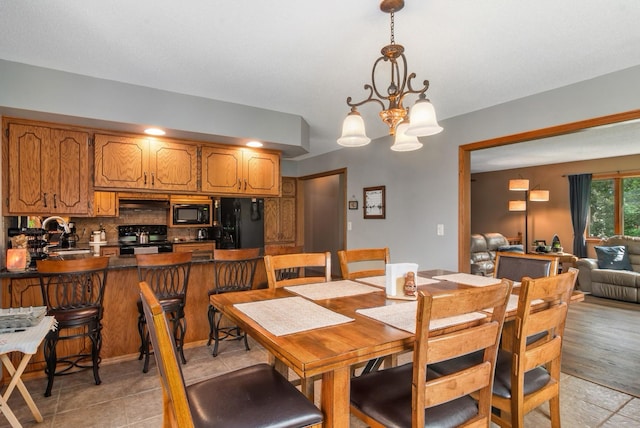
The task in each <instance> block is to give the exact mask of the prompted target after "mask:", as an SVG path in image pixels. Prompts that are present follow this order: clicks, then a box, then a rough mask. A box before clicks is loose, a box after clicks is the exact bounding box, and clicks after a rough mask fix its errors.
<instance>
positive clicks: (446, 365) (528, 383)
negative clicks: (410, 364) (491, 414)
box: [429, 335, 551, 398]
mask: <svg viewBox="0 0 640 428" xmlns="http://www.w3.org/2000/svg"><path fill="white" fill-rule="evenodd" d="M533 336H536V335H533ZM481 360H482V353H481V352H473V353H471V354H468V355H465V356H462V357H458V358H453V359H451V360H447V361H442V362H440V363H437V364H432V365H431V366H429V367H430V368H431V369H432V370H433V371H434V372H435V373H437V374H438V375H441V376H444V375H447V374H450V373H455V372H457V371H460V370H463V369H465V368H467V367H470V366H472V365H474V364H478V363H479V362H480V361H481ZM511 362H512V354H511V352H507V351H504V350H502V349H501V350H500V351H498V358H497V360H496V372H495V377H494V381H493V393H494V394H495V395H497V396H499V397H503V398H511ZM550 379H551V376H549V372H547V370H546V369H545V368H544V367H536V368H535V369H533V370H530V371H528V372H527V373H525V375H524V394H525V395H527V394H531V393H532V392H535V391H537V390H539V389H540V388H542V387H543V386H545V385H546V384H547V383H549V380H550Z"/></svg>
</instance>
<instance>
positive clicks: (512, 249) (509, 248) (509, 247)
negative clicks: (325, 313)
mask: <svg viewBox="0 0 640 428" xmlns="http://www.w3.org/2000/svg"><path fill="white" fill-rule="evenodd" d="M498 251H509V252H512V253H524V249H523V247H522V245H502V246H500V247H498Z"/></svg>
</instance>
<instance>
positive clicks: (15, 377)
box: [0, 354, 43, 427]
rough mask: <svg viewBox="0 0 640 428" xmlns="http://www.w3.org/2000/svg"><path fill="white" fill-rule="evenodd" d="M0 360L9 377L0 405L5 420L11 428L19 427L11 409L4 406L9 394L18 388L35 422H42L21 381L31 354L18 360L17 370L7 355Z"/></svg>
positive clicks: (0, 356) (3, 355)
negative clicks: (7, 420)
mask: <svg viewBox="0 0 640 428" xmlns="http://www.w3.org/2000/svg"><path fill="white" fill-rule="evenodd" d="M0 360H2V364H4V366H5V367H6V369H7V372H9V375H10V376H11V382H9V385H8V386H7V390H6V391H5V392H4V394H2V401H3V402H2V403H0V406H1V407H0V409H1V410H2V412H3V413H4V414H5V415H6V416H7V419H9V422H10V423H11V425H12V426H14V427H15V426H21V425H20V423H19V422H18V420H17V419H15V415H14V414H13V412H12V411H11V409H9V406H8V405H7V404H6V403H7V401H9V397H10V396H11V393H12V392H13V390H14V388H16V387H18V391H20V394H21V395H22V398H24V401H25V402H26V403H27V406H29V409H30V410H31V413H32V414H33V417H34V418H35V419H36V421H37V422H42V421H43V419H42V414H41V413H40V410H38V406H36V403H35V402H34V401H33V398H32V397H31V394H29V391H28V390H27V387H26V386H25V385H24V383H23V382H22V379H21V376H22V373H23V372H24V369H25V368H26V367H27V364H29V360H31V354H24V355H23V356H22V359H21V360H20V364H18V368H17V369H16V368H15V367H14V366H13V364H12V363H11V359H9V356H8V355H7V354H2V355H0ZM9 413H10V414H11V416H12V417H13V418H14V419H15V422H16V423H17V425H14V423H13V422H12V421H11V418H10V417H9Z"/></svg>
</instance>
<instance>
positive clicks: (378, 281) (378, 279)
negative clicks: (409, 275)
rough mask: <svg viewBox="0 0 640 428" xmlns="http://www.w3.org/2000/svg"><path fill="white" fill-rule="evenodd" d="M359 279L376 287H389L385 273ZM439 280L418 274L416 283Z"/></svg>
mask: <svg viewBox="0 0 640 428" xmlns="http://www.w3.org/2000/svg"><path fill="white" fill-rule="evenodd" d="M357 280H358V281H361V282H364V283H367V284H371V285H374V286H376V287H381V288H387V277H386V276H385V275H380V276H368V277H365V278H358V279H357ZM437 282H439V281H437V280H435V279H429V278H423V277H421V276H416V285H427V284H435V283H437Z"/></svg>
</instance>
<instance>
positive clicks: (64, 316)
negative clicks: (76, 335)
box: [47, 306, 100, 328]
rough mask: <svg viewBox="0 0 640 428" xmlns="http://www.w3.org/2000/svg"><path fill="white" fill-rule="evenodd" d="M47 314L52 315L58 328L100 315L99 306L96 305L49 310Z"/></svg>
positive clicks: (86, 320)
mask: <svg viewBox="0 0 640 428" xmlns="http://www.w3.org/2000/svg"><path fill="white" fill-rule="evenodd" d="M47 315H51V316H54V317H55V318H56V321H57V322H58V325H59V326H60V328H62V327H63V326H64V325H66V324H74V325H75V324H82V323H84V322H89V321H91V320H94V319H97V318H98V316H99V315H100V308H99V307H97V306H87V307H84V308H77V309H65V310H51V311H49V312H48V313H47Z"/></svg>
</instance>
